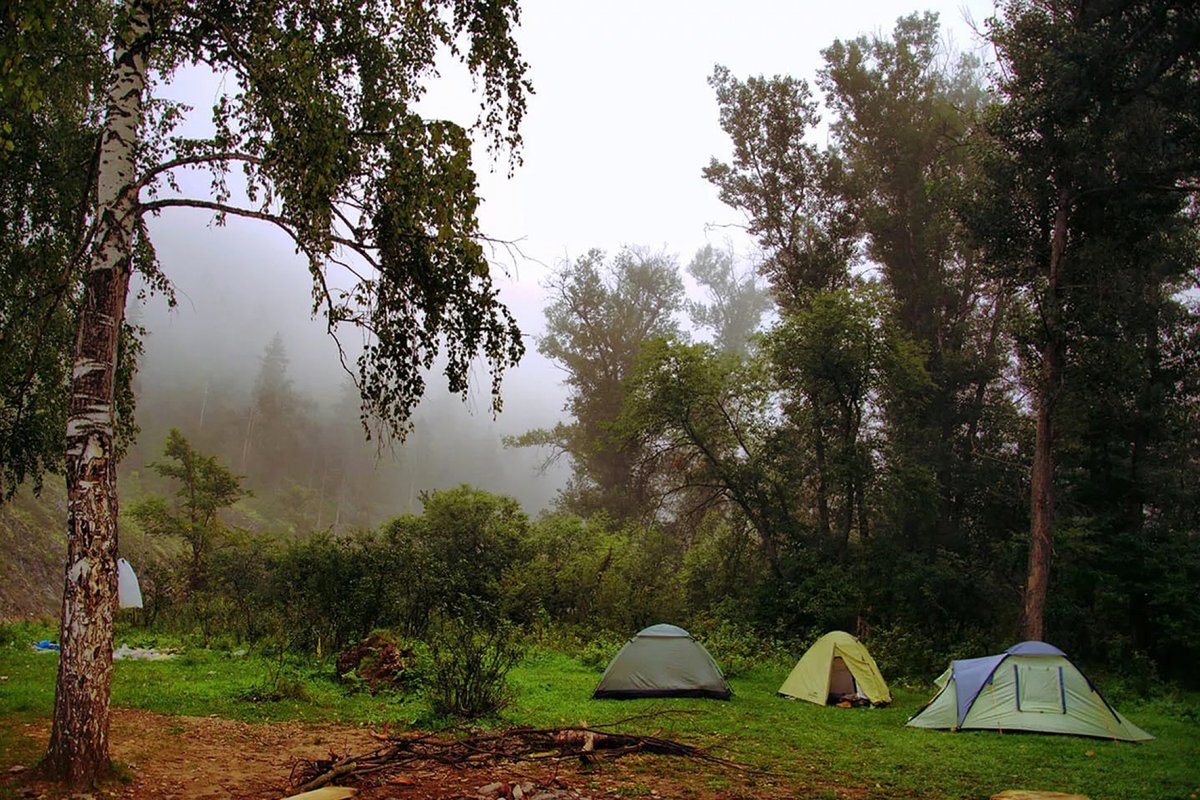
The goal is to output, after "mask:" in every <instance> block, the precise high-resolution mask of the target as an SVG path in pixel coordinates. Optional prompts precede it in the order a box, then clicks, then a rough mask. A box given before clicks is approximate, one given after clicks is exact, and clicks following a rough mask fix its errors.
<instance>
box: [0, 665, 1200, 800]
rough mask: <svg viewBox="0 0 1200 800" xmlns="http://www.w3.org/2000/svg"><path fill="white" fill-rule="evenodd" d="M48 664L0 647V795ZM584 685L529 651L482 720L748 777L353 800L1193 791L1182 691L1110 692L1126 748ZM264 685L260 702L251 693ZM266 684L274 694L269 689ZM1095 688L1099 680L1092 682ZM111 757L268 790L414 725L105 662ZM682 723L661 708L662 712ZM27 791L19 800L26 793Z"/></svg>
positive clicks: (757, 698) (14, 781) (142, 791)
mask: <svg viewBox="0 0 1200 800" xmlns="http://www.w3.org/2000/svg"><path fill="white" fill-rule="evenodd" d="M55 662H56V657H55V656H53V655H38V654H34V653H33V652H32V651H31V650H29V649H28V646H27V645H25V644H21V645H19V646H8V647H0V679H3V680H0V798H3V797H6V796H8V797H14V798H17V797H24V796H37V794H38V793H40V792H46V793H48V794H52V793H51V792H50V790H49V789H48V787H46V786H44V785H39V784H36V783H31V781H30V780H29V778H28V775H29V773H28V772H20V771H18V772H17V773H11V772H9V770H10V769H11V768H12V767H14V766H28V765H30V764H32V763H34V761H35V760H36V759H37V758H38V757H39V755H40V753H41V752H42V751H43V750H44V748H45V743H46V741H47V736H48V724H49V722H48V720H49V714H50V709H51V705H52V698H53V690H54V671H55V668H56V663H55ZM597 677H598V674H597V673H596V672H595V671H594V670H592V669H589V668H587V667H585V666H583V665H581V664H580V663H579V662H577V661H575V660H574V659H572V658H569V657H568V656H565V655H562V654H560V653H555V652H549V651H543V650H535V651H533V652H531V653H530V655H529V656H528V657H527V658H526V659H525V661H524V662H523V663H522V664H521V665H520V666H519V667H518V668H517V669H516V670H515V671H514V673H513V676H512V678H513V685H514V689H515V693H514V699H513V702H512V704H510V705H509V706H508V708H506V709H505V710H504V712H502V714H501V715H500V716H499V717H498V718H495V719H491V720H488V721H487V723H486V724H487V725H488V726H489V727H506V726H511V725H517V724H530V725H537V726H550V725H572V724H578V723H580V722H588V723H591V724H597V723H604V722H610V721H614V720H617V719H621V718H624V717H629V716H632V715H644V714H654V713H658V712H671V713H666V714H658V716H651V717H646V718H642V719H640V720H637V721H634V722H631V723H630V724H629V725H627V726H626V729H627V730H629V731H631V732H637V733H643V734H657V735H661V736H664V737H669V738H674V739H678V740H682V741H687V742H689V743H693V744H699V745H701V746H703V747H704V748H706V749H707V750H709V751H710V752H712V753H713V754H715V755H720V756H722V757H725V758H728V759H732V760H734V761H736V762H738V763H739V764H745V765H746V766H747V767H750V768H753V769H758V770H767V771H766V772H762V771H759V772H755V771H747V772H738V771H736V770H732V769H729V768H727V767H722V766H720V765H717V764H707V763H702V762H697V761H695V760H692V759H681V758H673V757H665V756H639V757H627V758H624V759H621V760H620V761H612V760H604V761H602V762H600V763H598V764H595V765H592V766H587V767H585V766H582V765H580V764H578V763H560V764H558V765H557V766H555V765H554V764H538V765H530V764H528V763H522V764H517V765H499V766H486V767H471V768H466V769H451V768H441V769H433V768H422V769H419V770H415V771H410V772H407V773H404V774H401V775H398V776H394V777H393V778H392V779H391V781H390V782H385V783H383V784H382V785H380V786H377V787H374V788H371V789H369V790H368V791H367V792H365V793H364V794H363V795H362V796H363V797H365V798H367V800H373V799H374V798H435V797H438V798H441V797H446V798H457V797H474V796H476V794H477V790H478V789H479V787H481V786H484V785H486V784H489V783H493V782H505V783H508V782H523V781H527V782H530V783H533V784H534V785H535V786H536V787H537V788H538V790H539V791H546V790H552V791H555V792H559V793H560V796H561V797H564V798H565V797H575V796H579V797H593V798H602V797H603V798H608V797H650V798H653V797H687V798H701V799H707V798H734V797H813V798H826V800H834V799H835V798H931V799H933V798H937V799H940V798H968V797H970V798H978V797H989V796H990V795H992V794H994V793H996V792H999V791H1001V790H1004V789H1012V788H1027V789H1032V788H1037V789H1044V790H1055V791H1063V792H1076V793H1081V794H1085V795H1088V796H1090V797H1092V798H1094V800H1102V799H1111V800H1122V799H1123V798H1130V799H1131V800H1132V798H1162V799H1163V800H1166V799H1167V798H1172V799H1174V800H1181V799H1182V800H1189V799H1190V800H1195V798H1197V797H1198V796H1200V697H1197V696H1195V695H1186V694H1180V693H1173V692H1168V693H1160V694H1159V695H1158V696H1156V697H1155V698H1154V699H1152V700H1136V699H1134V698H1132V697H1125V696H1120V693H1119V692H1118V693H1116V695H1117V696H1114V698H1113V699H1114V700H1115V701H1116V703H1117V705H1118V706H1119V707H1120V708H1121V710H1122V711H1123V713H1125V714H1126V715H1127V716H1129V717H1130V718H1131V719H1133V720H1134V721H1135V722H1137V723H1138V724H1139V725H1141V726H1142V727H1144V728H1146V729H1147V730H1149V731H1150V732H1152V733H1153V734H1155V735H1156V736H1157V737H1158V738H1157V739H1156V740H1155V741H1153V742H1149V743H1146V744H1143V745H1134V744H1127V743H1118V742H1111V741H1102V740H1092V739H1080V738H1074V737H1065V736H1038V735H998V734H992V733H967V734H949V733H942V732H932V731H921V730H914V729H911V728H906V727H904V724H903V723H904V721H905V720H906V719H907V718H908V716H909V715H911V714H912V713H913V712H914V711H915V710H916V709H917V708H918V707H919V706H920V704H921V703H922V702H923V700H924V699H925V698H926V697H927V695H928V689H926V688H922V689H911V690H910V689H905V688H903V687H893V688H894V693H895V695H896V702H895V703H894V704H893V705H892V706H891V707H890V708H885V709H853V710H842V709H836V708H822V707H818V706H813V705H810V704H807V703H798V702H789V701H786V700H782V699H780V698H778V697H776V696H775V695H774V690H775V688H777V686H778V684H779V682H780V680H781V679H782V674H781V671H780V668H778V667H777V668H765V667H763V668H758V669H756V670H753V671H751V672H750V673H748V674H746V675H744V676H740V677H737V678H734V679H732V680H731V681H730V682H731V684H732V685H733V688H734V690H735V692H736V693H737V694H736V696H735V697H734V699H733V700H731V701H729V702H720V701H711V700H709V701H706V700H639V701H625V702H621V701H592V700H589V699H588V695H589V692H590V690H591V688H592V687H593V686H594V684H595V682H596V680H597ZM267 685H271V686H274V687H275V691H274V693H273V694H274V697H275V699H272V700H269V701H264V700H262V699H256V698H261V697H262V696H263V695H264V694H266V693H265V692H264V691H263V687H265V686H267ZM281 687H282V688H283V689H284V691H280V688H281ZM1102 688H1103V686H1102ZM113 704H114V707H115V709H116V710H115V712H114V721H113V749H114V754H115V757H116V758H117V759H118V760H119V761H120V762H122V763H123V764H125V765H126V766H125V767H124V768H123V771H122V777H123V781H124V782H116V783H114V784H113V785H112V786H111V787H109V789H108V791H109V792H110V794H111V796H114V797H130V798H132V797H139V798H140V797H156V798H157V797H163V798H251V797H254V798H265V797H279V796H282V795H283V794H285V793H286V792H285V788H286V786H287V780H288V776H289V773H290V771H291V769H292V765H293V764H294V763H295V762H296V761H297V760H298V759H302V758H314V757H318V756H320V757H325V756H327V755H328V753H329V752H330V751H331V750H332V751H336V752H338V753H341V754H345V753H350V752H362V751H365V750H369V749H372V748H373V747H374V746H375V745H376V744H377V742H376V740H374V739H373V738H372V737H371V735H370V734H371V732H372V730H378V729H379V728H381V727H382V725H383V724H385V723H388V724H390V725H391V726H392V728H393V730H394V729H395V728H396V727H397V726H405V727H407V726H415V727H417V728H421V729H431V728H435V727H437V726H438V725H439V724H441V723H440V722H439V721H438V720H434V719H431V718H430V717H429V716H428V711H427V709H426V708H425V707H424V705H423V703H422V702H421V701H420V700H419V699H416V698H413V697H405V696H398V695H378V696H371V695H369V694H366V693H361V692H360V693H355V694H347V693H346V691H345V689H344V688H343V687H341V686H340V685H339V684H337V683H336V682H334V680H333V679H332V677H331V675H330V670H329V668H328V667H327V666H323V665H320V664H312V665H304V664H291V665H283V666H282V667H281V665H280V664H279V663H278V662H272V661H270V660H267V659H264V658H261V657H258V656H255V655H253V654H249V655H243V656H237V655H234V654H232V653H229V652H222V651H209V650H190V651H187V652H185V653H184V654H183V655H182V656H180V657H179V658H176V659H174V660H171V661H162V662H129V661H121V662H118V663H117V664H116V668H115V677H114V690H113ZM681 711H683V712H690V713H678V712H681ZM30 792H32V795H30V794H29V793H30Z"/></svg>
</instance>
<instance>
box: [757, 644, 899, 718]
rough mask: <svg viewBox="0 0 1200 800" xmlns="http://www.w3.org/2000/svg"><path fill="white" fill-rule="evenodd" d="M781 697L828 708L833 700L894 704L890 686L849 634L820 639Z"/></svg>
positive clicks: (807, 654)
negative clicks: (846, 698)
mask: <svg viewBox="0 0 1200 800" xmlns="http://www.w3.org/2000/svg"><path fill="white" fill-rule="evenodd" d="M779 693H780V694H781V695H784V696H785V697H794V698H796V699H797V700H807V701H808V702H810V703H816V704H817V705H821V706H823V705H825V704H826V703H827V702H829V699H830V698H831V697H834V698H839V699H840V698H843V697H853V696H858V697H865V698H867V699H868V700H870V701H871V703H872V704H873V705H883V704H884V703H890V702H892V693H891V692H889V691H888V687H887V682H886V681H884V679H883V676H882V675H880V674H879V667H877V666H875V659H873V658H871V654H870V653H868V652H867V648H865V647H863V644H862V642H860V641H859V640H858V639H856V638H854V637H853V636H851V635H850V634H848V633H846V632H845V631H833V632H831V633H827V634H825V635H824V636H822V637H821V638H820V639H817V641H816V643H815V644H814V645H813V646H812V647H810V648H808V652H806V653H805V654H804V655H803V656H801V657H800V660H799V661H798V662H796V667H795V669H793V670H792V674H791V675H788V677H787V680H786V681H784V682H783V686H780V687H779Z"/></svg>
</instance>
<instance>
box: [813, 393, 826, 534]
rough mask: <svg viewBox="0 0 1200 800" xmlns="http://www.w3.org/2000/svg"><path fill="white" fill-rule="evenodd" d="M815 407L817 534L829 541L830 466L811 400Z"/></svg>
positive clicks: (814, 442) (814, 441)
mask: <svg viewBox="0 0 1200 800" xmlns="http://www.w3.org/2000/svg"><path fill="white" fill-rule="evenodd" d="M809 402H810V403H811V404H812V407H813V454H814V455H815V456H816V466H817V534H818V535H819V536H820V538H821V542H822V543H825V542H828V541H829V537H830V533H829V529H830V521H829V481H828V474H827V473H828V467H827V465H826V463H825V433H824V431H823V430H822V429H821V422H820V417H819V415H818V414H817V404H816V401H815V400H812V399H810V401H809Z"/></svg>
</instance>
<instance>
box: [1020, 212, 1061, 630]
mask: <svg viewBox="0 0 1200 800" xmlns="http://www.w3.org/2000/svg"><path fill="white" fill-rule="evenodd" d="M1068 205H1069V195H1068V194H1067V191H1066V190H1065V189H1064V190H1062V191H1061V192H1060V194H1059V197H1058V208H1057V210H1056V211H1055V214H1054V233H1053V235H1052V237H1051V240H1050V264H1049V269H1048V272H1049V274H1048V281H1047V286H1046V296H1045V300H1044V304H1043V307H1042V318H1043V320H1044V324H1045V326H1046V327H1045V337H1046V338H1045V341H1044V343H1043V345H1042V374H1041V386H1040V390H1039V391H1038V406H1037V439H1036V443H1035V446H1034V454H1033V470H1032V474H1031V476H1030V492H1029V501H1030V503H1029V504H1030V540H1029V568H1028V577H1027V578H1026V582H1025V602H1024V608H1023V613H1022V617H1023V628H1024V631H1023V632H1024V637H1025V638H1026V639H1027V640H1034V641H1041V640H1042V639H1044V638H1045V631H1046V626H1045V613H1046V591H1047V588H1048V587H1049V585H1050V560H1051V557H1052V556H1053V552H1054V410H1055V406H1056V405H1057V400H1058V385H1059V382H1060V381H1061V380H1062V343H1061V337H1062V330H1061V313H1060V309H1059V305H1060V303H1061V299H1060V298H1059V291H1058V290H1059V278H1060V273H1061V270H1062V259H1063V253H1064V251H1065V250H1066V245H1067V209H1068Z"/></svg>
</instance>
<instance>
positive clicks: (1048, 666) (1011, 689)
mask: <svg viewBox="0 0 1200 800" xmlns="http://www.w3.org/2000/svg"><path fill="white" fill-rule="evenodd" d="M937 684H938V686H940V687H941V688H940V689H939V691H938V693H937V694H936V695H934V696H933V699H932V700H930V701H929V702H928V703H927V704H926V705H925V707H924V708H922V709H921V710H920V711H918V712H917V713H916V714H915V715H913V717H912V719H910V720H909V721H908V724H909V725H910V726H912V727H914V728H943V729H949V730H953V731H958V730H996V731H1006V730H1010V731H1034V732H1039V733H1064V734H1070V735H1074V736H1094V737H1097V738H1103V739H1120V740H1124V741H1128V742H1140V741H1145V740H1147V739H1153V738H1154V737H1153V736H1151V735H1150V734H1148V733H1146V732H1145V731H1144V730H1142V729H1141V728H1139V727H1138V726H1136V725H1134V724H1133V723H1132V722H1130V721H1129V720H1127V719H1125V718H1124V717H1123V716H1121V715H1120V714H1119V713H1117V710H1116V709H1115V708H1113V707H1112V706H1111V705H1109V703H1108V701H1107V700H1105V699H1104V697H1103V696H1101V694H1100V692H1099V691H1098V690H1097V689H1096V687H1095V686H1094V685H1093V684H1092V682H1091V681H1090V680H1088V679H1087V676H1085V675H1084V674H1083V673H1082V672H1081V671H1080V670H1079V668H1078V667H1076V666H1075V665H1074V664H1073V663H1072V662H1071V660H1070V659H1069V658H1067V656H1066V654H1065V653H1063V651H1061V650H1059V649H1058V648H1057V647H1054V646H1053V645H1049V644H1046V643H1045V642H1021V643H1020V644H1017V645H1013V646H1012V647H1010V648H1008V649H1007V650H1005V651H1004V652H1003V653H1000V654H999V655H994V656H984V657H982V658H966V659H961V660H959V661H953V662H951V663H950V667H949V669H947V670H946V671H945V672H943V673H942V675H941V676H940V677H939V678H938V679H937Z"/></svg>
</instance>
